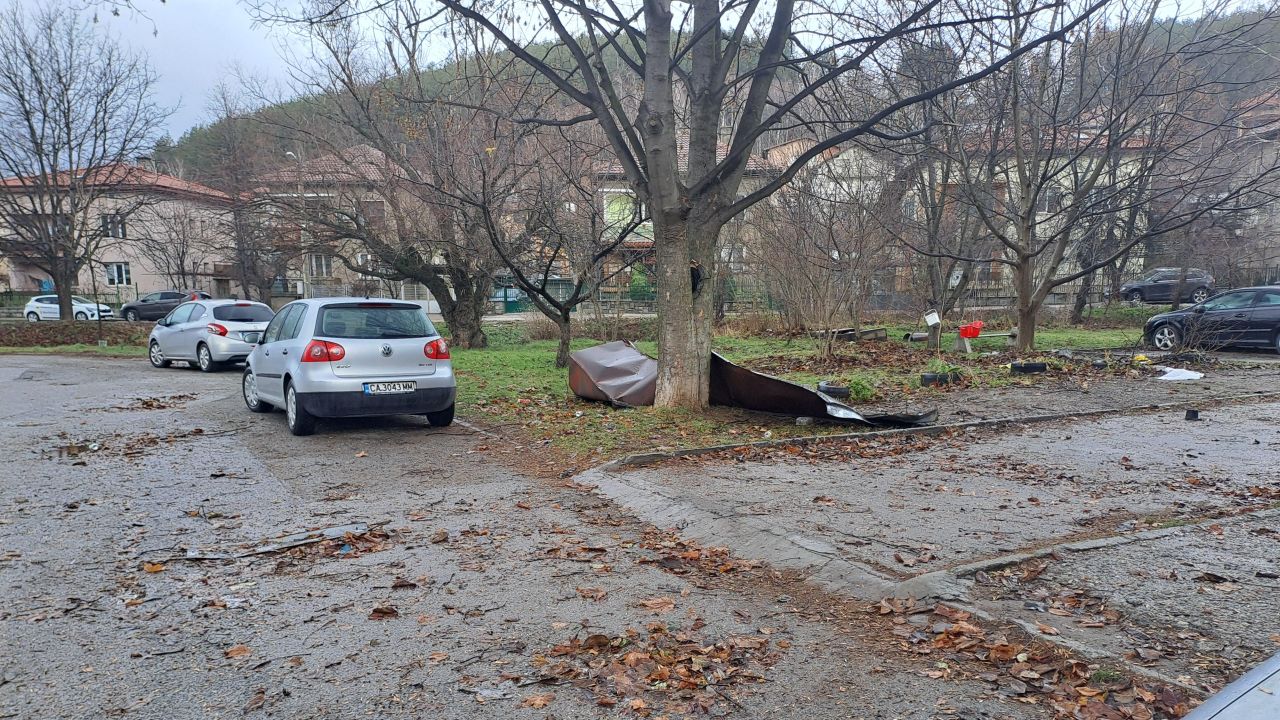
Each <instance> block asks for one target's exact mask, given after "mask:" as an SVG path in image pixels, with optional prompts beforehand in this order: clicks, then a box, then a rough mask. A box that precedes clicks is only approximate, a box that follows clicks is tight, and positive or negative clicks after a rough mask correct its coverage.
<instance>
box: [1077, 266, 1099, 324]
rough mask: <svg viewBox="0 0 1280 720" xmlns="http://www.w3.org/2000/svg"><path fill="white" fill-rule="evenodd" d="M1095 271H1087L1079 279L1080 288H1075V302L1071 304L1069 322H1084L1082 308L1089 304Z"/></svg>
mask: <svg viewBox="0 0 1280 720" xmlns="http://www.w3.org/2000/svg"><path fill="white" fill-rule="evenodd" d="M1096 275H1097V273H1089V274H1088V275H1085V276H1084V277H1083V278H1081V279H1080V288H1079V289H1078V290H1076V299H1075V302H1073V303H1072V305H1071V324H1073V325H1080V324H1081V323H1083V322H1084V308H1085V306H1086V305H1088V304H1089V293H1091V292H1093V279H1094V277H1095V276H1096Z"/></svg>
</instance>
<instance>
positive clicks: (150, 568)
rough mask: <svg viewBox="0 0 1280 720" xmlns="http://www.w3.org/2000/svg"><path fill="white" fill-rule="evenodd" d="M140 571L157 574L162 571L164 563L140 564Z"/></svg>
mask: <svg viewBox="0 0 1280 720" xmlns="http://www.w3.org/2000/svg"><path fill="white" fill-rule="evenodd" d="M142 569H143V570H145V571H146V572H149V573H158V572H163V571H164V563H150V562H144V563H142Z"/></svg>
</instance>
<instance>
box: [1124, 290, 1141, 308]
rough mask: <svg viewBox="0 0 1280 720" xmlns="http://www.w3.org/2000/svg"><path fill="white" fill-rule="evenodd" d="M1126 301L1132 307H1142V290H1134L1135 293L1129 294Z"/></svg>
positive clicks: (1125, 297)
mask: <svg viewBox="0 0 1280 720" xmlns="http://www.w3.org/2000/svg"><path fill="white" fill-rule="evenodd" d="M1124 299H1125V300H1128V301H1129V304H1130V305H1141V304H1142V292H1141V291H1140V290H1134V291H1133V292H1131V293H1129V294H1128V295H1125V296H1124Z"/></svg>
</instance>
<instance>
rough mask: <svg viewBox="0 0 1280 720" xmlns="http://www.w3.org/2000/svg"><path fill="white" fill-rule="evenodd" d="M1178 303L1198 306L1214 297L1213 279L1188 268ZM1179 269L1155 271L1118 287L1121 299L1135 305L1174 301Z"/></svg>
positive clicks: (1180, 269) (1179, 274) (1179, 276)
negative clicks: (1193, 303)
mask: <svg viewBox="0 0 1280 720" xmlns="http://www.w3.org/2000/svg"><path fill="white" fill-rule="evenodd" d="M1186 272H1187V275H1186V278H1185V279H1183V281H1182V293H1181V294H1182V298H1181V302H1195V303H1200V302H1204V301H1205V300H1208V299H1209V298H1210V297H1212V296H1213V276H1212V275H1210V274H1209V273H1207V272H1205V271H1204V270H1201V269H1199V268H1187V271H1186ZM1181 277H1182V268H1156V269H1154V270H1149V271H1147V273H1146V274H1145V275H1143V276H1142V277H1140V278H1138V279H1137V280H1131V281H1129V282H1127V283H1125V284H1123V285H1121V286H1120V297H1121V298H1123V299H1125V300H1128V301H1129V302H1131V303H1134V304H1135V305H1136V304H1138V303H1156V302H1173V293H1174V290H1175V289H1176V288H1177V287H1178V278H1181Z"/></svg>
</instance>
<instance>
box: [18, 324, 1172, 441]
mask: <svg viewBox="0 0 1280 720" xmlns="http://www.w3.org/2000/svg"><path fill="white" fill-rule="evenodd" d="M1120 310H1121V312H1118V313H1115V314H1114V315H1111V314H1108V315H1106V316H1104V317H1098V318H1095V319H1091V320H1090V322H1089V324H1088V325H1084V326H1065V327H1048V328H1045V329H1043V330H1041V331H1040V333H1039V335H1038V337H1037V343H1038V344H1039V345H1040V346H1041V347H1043V348H1048V349H1054V348H1061V347H1070V348H1117V349H1129V348H1133V347H1134V346H1135V345H1137V344H1138V343H1139V342H1140V339H1141V322H1142V321H1143V320H1145V317H1146V314H1145V312H1144V313H1136V312H1132V311H1131V310H1144V309H1143V308H1135V309H1130V308H1121V309H1120ZM1146 312H1150V310H1146ZM440 325H441V327H440V330H441V332H442V333H444V334H446V335H448V328H447V327H445V326H444V324H443V323H440ZM1094 325H1096V326H1094ZM577 326H578V331H579V332H580V333H581V334H582V335H583V337H578V338H575V339H574V340H573V342H572V349H573V350H579V349H582V348H584V347H590V346H591V345H595V344H597V343H600V342H605V341H609V340H614V339H632V340H633V341H634V342H635V344H636V346H637V347H638V348H639V349H640V350H641V351H643V352H645V353H648V354H650V355H656V354H657V342H656V340H655V337H656V323H655V321H654V320H652V319H623V320H613V321H609V320H603V321H602V320H596V319H582V320H580V321H578V323H577ZM103 327H104V337H105V338H106V339H107V345H106V346H105V347H102V346H99V345H98V344H97V342H96V337H97V328H96V326H95V325H94V324H92V323H68V322H42V323H3V324H0V353H8V354H14V353H23V354H36V353H66V354H97V355H104V356H112V357H138V358H141V357H143V356H145V354H146V348H145V345H146V340H147V333H148V332H149V330H150V325H149V324H147V323H123V322H113V323H105V324H104V326H103ZM882 327H885V328H886V330H887V332H888V339H887V340H881V341H863V342H859V343H848V342H837V343H835V344H834V346H833V347H832V348H831V350H830V351H829V352H828V351H827V348H826V347H825V343H824V342H823V341H822V340H821V339H819V338H816V337H812V336H810V335H803V334H794V333H793V334H786V333H784V332H782V331H780V330H779V329H777V328H774V327H771V324H770V323H769V322H768V319H767V318H758V317H744V318H735V319H732V320H730V322H728V323H726V325H725V326H724V327H723V328H722V329H721V332H720V334H718V335H717V336H716V337H715V340H714V348H715V351H716V352H718V353H720V354H721V355H723V356H724V357H726V358H727V359H729V360H730V361H732V362H735V363H738V364H740V365H743V366H745V367H748V368H750V369H752V370H756V371H758V372H763V373H767V374H770V375H774V376H776V377H780V378H783V379H786V380H790V381H792V382H796V383H799V384H802V385H806V386H813V385H815V384H816V383H817V382H818V381H820V380H828V381H834V382H836V383H838V384H840V385H842V386H845V387H847V388H849V399H848V402H849V403H850V404H852V405H854V406H855V407H864V406H869V405H878V406H895V405H899V406H900V405H905V404H909V403H914V404H916V405H919V406H928V405H931V404H935V403H937V402H939V401H940V400H942V398H943V397H944V396H945V395H946V394H947V393H951V392H956V391H957V390H962V389H965V388H996V387H1005V386H1009V385H1014V384H1023V385H1034V384H1036V383H1045V382H1059V381H1061V380H1062V379H1063V378H1064V377H1073V378H1081V379H1088V378H1092V377H1096V376H1102V375H1108V374H1115V373H1117V372H1125V368H1123V367H1122V366H1114V367H1110V368H1106V369H1098V368H1092V367H1089V366H1087V365H1085V364H1082V363H1072V362H1070V361H1068V360H1066V359H1064V358H1062V357H1059V356H1057V355H1054V354H1053V353H1051V352H1031V353H1026V352H1023V353H1017V352H1014V351H1012V350H1009V349H1007V348H1006V347H1005V343H1004V339H1003V338H992V339H984V338H978V339H977V340H976V341H975V342H974V352H973V353H972V354H969V355H963V354H957V353H953V352H950V351H949V348H950V342H952V341H954V333H948V334H947V336H946V337H947V339H948V342H947V343H945V344H944V346H945V347H946V348H948V349H947V350H944V351H943V352H941V353H939V352H936V351H930V350H927V349H925V347H924V346H923V344H921V343H908V342H904V341H903V339H902V338H903V336H904V335H907V334H909V333H910V332H912V331H918V330H920V329H921V328H920V327H918V326H912V325H909V324H906V323H902V322H897V323H892V322H890V323H887V324H885V325H883V326H882ZM998 327H1003V326H1002V325H1001V324H1000V323H999V320H998V319H993V320H992V321H990V322H988V328H998ZM485 332H486V334H487V335H488V338H489V345H488V347H487V348H483V349H463V348H458V347H455V348H454V349H453V359H454V366H455V369H456V371H457V373H458V387H459V393H458V412H459V416H460V417H461V418H463V419H464V420H467V421H470V422H473V423H475V424H477V425H479V426H481V427H483V428H485V429H487V430H490V431H493V432H495V433H498V434H501V435H503V436H504V437H507V438H511V439H514V440H516V442H518V443H519V442H522V443H524V445H523V446H522V447H526V448H527V447H537V448H549V449H551V450H553V451H554V453H552V454H551V455H554V458H553V457H551V455H548V456H547V458H546V459H547V461H548V463H551V462H554V463H559V464H561V465H563V464H564V463H566V462H567V463H570V464H573V465H580V464H581V465H585V464H590V463H594V462H599V461H600V460H602V459H608V458H614V457H619V456H622V455H626V454H629V453H634V452H643V451H648V450H653V449H670V448H684V447H700V446H707V445H720V444H725V445H732V444H737V443H747V442H755V441H759V440H769V439H783V438H787V437H797V436H809V435H821V434H835V433H847V432H856V431H858V430H859V429H860V427H859V426H849V425H840V424H835V423H827V422H818V423H814V424H810V425H798V424H796V421H795V419H794V418H790V417H773V416H769V415H763V414H759V413H751V412H746V411H742V410H737V409H732V408H723V407H712V408H711V409H710V410H708V411H706V412H693V411H688V410H683V409H679V408H652V407H649V408H633V409H616V408H612V407H609V406H607V405H604V404H601V403H595V402H588V401H583V400H580V399H578V398H576V397H574V396H573V394H572V393H571V392H570V390H569V387H568V382H567V379H566V377H567V373H566V371H565V370H564V369H561V368H557V367H555V359H556V354H557V346H558V343H559V330H558V328H557V327H556V326H555V325H553V324H552V323H550V322H545V321H535V322H490V323H487V324H486V326H485ZM1017 360H1038V361H1043V362H1046V363H1048V365H1049V367H1050V371H1049V372H1048V373H1045V374H1038V375H1016V374H1012V373H1011V372H1010V370H1009V367H1008V365H1009V363H1011V362H1014V361H1017ZM952 371H955V372H958V373H959V378H958V382H953V383H950V384H947V385H943V386H938V387H922V386H921V377H920V376H921V374H922V373H944V374H945V373H949V372H952ZM543 455H547V454H546V453H543ZM535 456H536V454H535Z"/></svg>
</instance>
